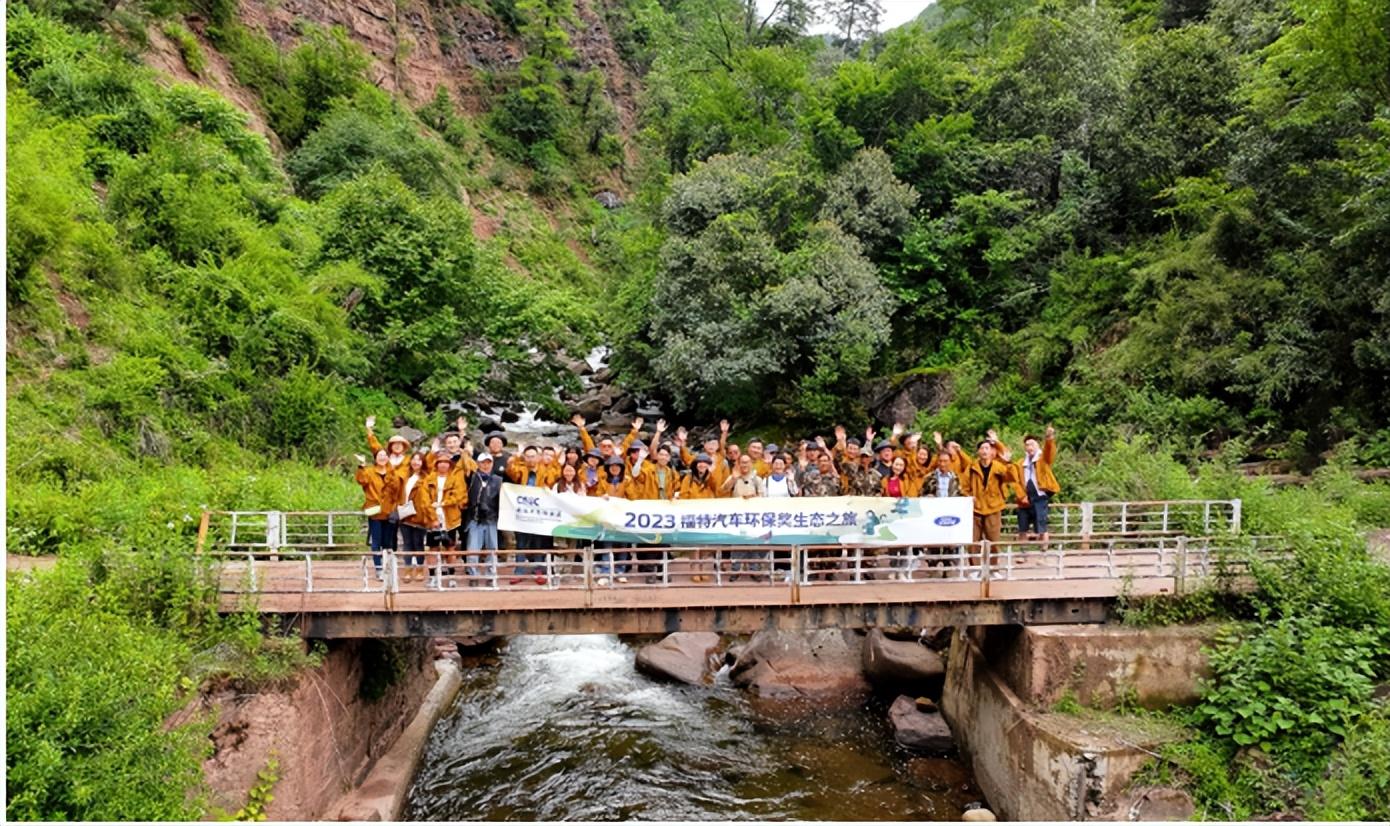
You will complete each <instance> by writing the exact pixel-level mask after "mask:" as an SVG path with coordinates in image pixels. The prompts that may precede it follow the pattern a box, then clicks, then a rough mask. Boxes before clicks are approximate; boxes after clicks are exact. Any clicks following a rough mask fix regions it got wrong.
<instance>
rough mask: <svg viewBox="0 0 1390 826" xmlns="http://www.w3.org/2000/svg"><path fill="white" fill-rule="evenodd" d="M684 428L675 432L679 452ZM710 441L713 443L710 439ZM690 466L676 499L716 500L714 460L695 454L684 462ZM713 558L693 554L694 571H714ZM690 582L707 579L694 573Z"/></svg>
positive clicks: (718, 481)
mask: <svg viewBox="0 0 1390 826" xmlns="http://www.w3.org/2000/svg"><path fill="white" fill-rule="evenodd" d="M684 430H685V428H681V430H680V431H677V438H678V439H680V441H681V442H682V447H681V450H682V451H684V449H685V447H684V444H683V443H684V440H685V439H684V433H683V431H684ZM710 441H714V440H713V439H711V440H710ZM686 464H687V465H690V470H688V471H686V473H685V476H684V477H682V478H681V485H680V491H678V492H677V493H676V498H677V499H717V498H718V497H719V486H720V485H721V484H722V483H723V482H722V477H720V476H718V475H717V474H716V473H715V472H714V467H715V464H714V459H713V458H712V457H711V456H710V455H709V454H708V453H696V454H694V455H693V456H691V457H690V458H689V459H688V460H686ZM713 558H714V555H713V552H712V551H696V552H695V557H694V559H695V570H696V571H702V570H711V571H712V570H714V569H713V568H712V567H710V560H712V559H713ZM690 579H691V581H692V582H704V581H706V580H707V579H709V577H707V576H705V575H704V574H701V573H696V574H694V575H693V576H691V577H690Z"/></svg>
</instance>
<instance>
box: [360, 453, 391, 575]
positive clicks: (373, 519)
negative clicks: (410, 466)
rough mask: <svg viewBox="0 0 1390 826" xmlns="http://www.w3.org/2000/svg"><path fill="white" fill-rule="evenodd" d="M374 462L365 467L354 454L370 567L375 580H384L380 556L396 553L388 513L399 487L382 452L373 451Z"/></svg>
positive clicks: (387, 458)
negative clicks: (384, 553) (374, 567)
mask: <svg viewBox="0 0 1390 826" xmlns="http://www.w3.org/2000/svg"><path fill="white" fill-rule="evenodd" d="M375 460H376V461H375V462H374V463H373V464H372V465H371V466H368V465H367V457H366V456H363V455H362V454H360V453H359V454H357V484H359V485H361V486H362V494H363V496H364V497H365V501H364V502H363V503H362V513H364V514H366V516H367V541H368V543H369V544H370V546H371V549H372V564H373V565H375V566H376V576H377V579H383V578H384V577H383V575H382V571H381V552H382V551H383V550H387V551H393V552H394V551H395V550H396V525H395V523H393V522H392V521H391V511H392V510H394V509H395V507H396V495H397V491H398V488H399V486H400V483H401V478H400V476H399V475H398V474H397V473H396V469H395V468H393V467H391V463H390V455H389V454H388V453H387V452H386V450H385V448H383V449H381V450H378V451H376V453H375Z"/></svg>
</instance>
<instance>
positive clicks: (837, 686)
mask: <svg viewBox="0 0 1390 826" xmlns="http://www.w3.org/2000/svg"><path fill="white" fill-rule="evenodd" d="M862 649H863V640H862V639H860V637H859V636H858V635H856V634H855V633H854V632H852V631H815V632H812V633H792V632H785V631H759V632H758V633H757V634H755V635H753V638H752V639H751V640H749V641H748V644H747V645H746V646H744V648H743V650H742V651H740V652H739V656H738V659H737V661H735V663H734V667H733V669H732V670H731V671H730V672H729V676H730V678H731V679H732V680H733V681H734V684H735V685H740V686H744V687H746V688H748V689H750V690H751V691H752V692H753V693H754V694H755V695H756V696H758V697H762V698H766V699H774V700H796V699H805V700H814V701H817V702H818V703H820V704H830V705H832V706H840V707H849V706H856V705H859V704H860V703H862V702H863V701H864V698H865V697H866V696H867V695H868V693H869V684H868V681H866V680H865V679H864V672H863V670H862V667H861V662H862V660H863V656H864V655H863V650H862Z"/></svg>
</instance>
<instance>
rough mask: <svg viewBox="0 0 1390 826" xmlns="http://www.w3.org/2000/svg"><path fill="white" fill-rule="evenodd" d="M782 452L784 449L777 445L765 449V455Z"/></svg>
mask: <svg viewBox="0 0 1390 826" xmlns="http://www.w3.org/2000/svg"><path fill="white" fill-rule="evenodd" d="M781 450H782V448H780V447H778V446H777V445H775V444H771V445H768V446H767V447H765V448H763V453H779V452H781Z"/></svg>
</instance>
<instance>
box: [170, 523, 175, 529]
mask: <svg viewBox="0 0 1390 826" xmlns="http://www.w3.org/2000/svg"><path fill="white" fill-rule="evenodd" d="M173 529H174V523H173V522H170V523H169V530H173Z"/></svg>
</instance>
